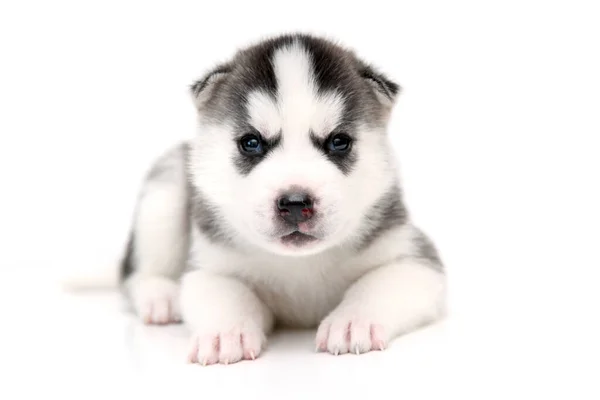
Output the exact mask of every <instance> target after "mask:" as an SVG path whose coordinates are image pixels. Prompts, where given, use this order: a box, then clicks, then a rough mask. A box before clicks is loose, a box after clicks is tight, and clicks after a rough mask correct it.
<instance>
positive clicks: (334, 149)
mask: <svg viewBox="0 0 600 400" xmlns="http://www.w3.org/2000/svg"><path fill="white" fill-rule="evenodd" d="M310 139H311V141H312V143H313V145H314V146H315V147H316V148H317V149H319V150H320V151H321V152H322V153H323V154H324V155H325V156H326V157H327V158H328V159H329V160H330V161H331V162H332V163H334V164H335V165H336V166H337V167H338V168H339V169H340V171H342V173H343V174H344V175H348V174H349V173H350V172H351V170H352V166H353V165H354V163H355V162H356V159H357V157H356V152H355V151H353V147H354V146H353V144H354V139H353V138H352V137H351V136H350V135H348V134H346V133H344V132H332V133H331V134H330V135H329V136H328V137H327V138H325V139H322V138H320V137H318V136H317V135H315V134H314V133H313V132H311V133H310Z"/></svg>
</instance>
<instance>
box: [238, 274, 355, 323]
mask: <svg viewBox="0 0 600 400" xmlns="http://www.w3.org/2000/svg"><path fill="white" fill-rule="evenodd" d="M257 269H259V270H260V273H259V274H253V273H248V271H245V272H242V275H243V279H245V280H246V281H247V282H248V284H250V285H251V286H252V287H253V288H254V290H255V292H256V293H257V294H258V296H259V297H260V298H261V299H262V301H264V302H265V303H266V304H267V306H268V307H269V308H270V309H271V310H272V311H273V313H274V314H275V316H276V318H277V320H278V322H279V323H280V324H281V325H284V326H290V327H300V328H311V327H314V326H316V325H317V324H318V323H319V322H320V321H321V320H322V319H323V318H324V317H325V316H326V315H327V314H328V313H329V312H330V311H331V310H332V309H334V308H335V307H336V306H337V305H338V304H339V303H340V301H341V300H342V298H343V296H344V293H345V291H346V290H347V289H348V287H349V286H350V285H351V284H352V283H353V282H354V280H355V279H356V276H355V275H356V274H353V273H350V272H351V271H348V270H344V269H343V268H339V267H338V266H335V265H287V266H286V265H280V266H278V267H267V268H264V267H263V268H257ZM255 272H257V271H255Z"/></svg>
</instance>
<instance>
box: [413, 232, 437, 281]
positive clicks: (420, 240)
mask: <svg viewBox="0 0 600 400" xmlns="http://www.w3.org/2000/svg"><path fill="white" fill-rule="evenodd" d="M414 229H415V232H416V233H415V237H414V238H413V244H414V245H415V247H416V252H415V257H416V258H418V259H422V260H426V261H427V262H429V263H430V265H431V267H432V268H433V269H435V270H436V271H440V272H443V271H444V265H443V263H442V260H441V257H440V255H439V253H438V250H437V248H436V247H435V245H434V244H433V241H432V240H431V239H430V238H429V237H428V236H427V235H426V234H425V233H423V232H422V231H421V230H419V229H418V228H414Z"/></svg>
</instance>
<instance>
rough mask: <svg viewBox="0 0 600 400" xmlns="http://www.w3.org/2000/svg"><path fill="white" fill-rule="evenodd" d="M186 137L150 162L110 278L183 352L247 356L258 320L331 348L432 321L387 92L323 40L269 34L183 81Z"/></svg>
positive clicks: (428, 263) (368, 70)
mask: <svg viewBox="0 0 600 400" xmlns="http://www.w3.org/2000/svg"><path fill="white" fill-rule="evenodd" d="M190 91H191V94H192V98H193V101H194V104H195V109H196V110H197V127H198V128H197V134H196V135H195V137H194V138H192V139H190V140H189V141H187V142H185V143H181V144H180V145H178V146H176V147H174V148H172V149H170V150H168V151H166V152H165V154H164V155H163V156H162V157H161V158H160V159H158V160H157V161H156V162H155V163H154V165H153V166H152V168H151V169H150V171H149V173H148V175H147V177H146V179H145V182H144V185H143V188H142V191H141V193H140V195H139V200H138V203H137V206H136V212H135V216H134V217H135V218H134V222H133V226H132V229H131V234H130V238H129V244H128V246H127V249H126V252H125V256H124V258H123V262H122V268H121V285H122V288H123V290H124V292H125V293H126V295H127V297H128V298H129V299H130V300H131V304H132V305H133V308H134V309H135V311H136V312H137V314H138V315H139V316H140V318H142V319H143V320H144V321H146V322H147V323H151V324H166V323H172V322H179V321H184V323H186V324H188V325H189V327H190V328H191V330H192V332H193V340H192V345H191V346H190V350H189V360H190V361H192V362H198V363H201V364H203V365H209V364H215V363H223V364H228V363H235V362H238V361H240V360H244V359H248V360H253V359H255V358H257V357H259V355H260V354H261V352H262V351H263V350H264V349H265V344H266V338H267V336H268V334H269V333H270V332H271V331H272V329H273V328H274V326H276V325H277V326H283V327H294V328H313V327H314V328H318V329H317V334H316V342H315V344H316V348H317V350H318V351H324V352H329V353H331V354H335V355H338V354H344V353H349V352H351V353H356V354H361V353H365V352H369V351H372V350H383V349H385V348H386V346H387V345H388V344H389V343H390V341H391V340H392V339H394V338H395V337H397V336H399V335H401V334H405V333H407V332H410V331H412V330H415V329H417V328H419V327H421V326H423V325H424V324H428V323H432V322H434V321H435V320H437V319H439V318H441V317H442V316H443V314H444V298H445V276H444V269H443V266H442V262H441V261H440V257H439V256H438V252H437V251H436V248H435V246H434V244H433V243H432V241H430V240H429V239H428V237H427V236H426V235H425V234H424V233H423V232H422V231H421V230H419V229H418V228H417V227H416V226H415V225H414V224H412V223H411V220H410V218H409V215H408V213H407V210H406V208H405V206H404V203H403V199H402V190H401V186H400V180H399V173H398V168H397V165H396V159H395V156H394V153H393V151H392V146H391V145H390V142H389V138H388V134H387V126H388V120H389V117H390V113H391V111H392V109H393V106H394V103H395V100H396V97H397V95H398V92H399V86H398V85H397V84H396V83H394V82H392V81H391V80H390V79H388V78H387V77H385V76H384V75H382V74H381V73H379V72H377V71H376V70H375V69H374V68H373V67H371V66H369V65H368V64H366V63H365V62H363V61H362V60H360V59H359V58H358V57H357V56H356V55H355V54H354V52H352V51H350V50H348V49H346V48H343V47H341V46H340V45H338V44H335V43H332V42H330V41H329V40H327V39H323V38H319V37H314V36H311V35H305V34H290V35H282V36H278V37H272V38H269V39H266V40H264V41H261V42H259V43H255V44H253V45H251V46H249V47H247V48H245V49H242V50H240V51H238V52H237V53H236V54H235V55H234V56H233V57H232V59H231V60H230V61H229V62H227V63H225V64H223V65H220V66H218V67H216V68H215V69H214V70H212V71H211V72H209V73H208V74H207V75H206V76H205V77H204V78H203V79H201V80H199V81H198V82H196V83H195V84H193V85H192V86H191V89H190Z"/></svg>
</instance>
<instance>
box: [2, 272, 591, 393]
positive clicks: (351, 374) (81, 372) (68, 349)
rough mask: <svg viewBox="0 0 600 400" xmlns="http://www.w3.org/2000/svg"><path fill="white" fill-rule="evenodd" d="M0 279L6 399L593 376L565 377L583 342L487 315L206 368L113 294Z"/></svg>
mask: <svg viewBox="0 0 600 400" xmlns="http://www.w3.org/2000/svg"><path fill="white" fill-rule="evenodd" d="M2 275H3V276H2V287H1V288H2V293H3V296H5V298H6V300H7V301H9V302H10V303H7V302H6V301H5V302H4V305H5V306H6V305H7V304H8V305H9V306H8V307H4V309H3V310H2V312H3V314H4V316H5V323H6V324H5V326H4V328H3V340H2V358H3V360H2V361H3V364H4V365H5V368H6V369H5V371H8V374H7V373H4V376H5V377H8V379H7V380H6V383H5V384H3V385H2V388H1V389H0V394H2V391H6V394H7V395H8V397H5V396H0V397H1V398H39V397H38V396H41V395H44V396H45V395H50V394H56V395H60V396H61V398H80V397H82V396H83V397H86V398H89V397H92V398H106V397H107V396H110V397H115V398H124V396H127V397H131V396H133V397H135V398H137V397H138V396H144V398H147V397H149V398H165V397H168V398H172V397H173V396H178V397H182V396H193V397H194V398H196V397H198V398H205V397H207V396H211V397H215V396H216V398H236V397H242V398H244V399H248V398H261V399H278V398H286V399H287V398H297V399H305V398H319V399H320V398H336V399H337V398H343V397H349V396H354V395H358V397H360V398H373V397H383V398H407V399H415V398H431V399H438V398H441V396H449V395H461V396H463V398H464V396H467V398H480V396H483V397H484V398H502V397H503V396H512V395H513V394H520V395H523V396H525V395H526V394H529V395H532V396H533V395H534V394H535V395H539V394H540V393H555V394H561V393H564V394H570V395H571V396H574V397H573V398H578V399H579V398H593V397H590V396H592V394H593V392H591V391H590V390H589V389H588V388H589V386H587V387H586V386H584V385H582V384H583V383H591V382H593V380H592V379H593V378H592V377H593V376H594V372H593V371H594V370H593V369H591V368H590V369H589V370H586V371H588V372H589V373H588V372H583V373H581V372H582V369H581V368H580V372H579V373H578V374H576V375H572V376H570V375H569V373H570V372H572V371H571V370H570V369H569V368H568V364H566V363H565V362H566V361H568V360H572V361H575V362H577V361H580V360H582V359H583V357H582V356H585V354H582V353H581V352H577V349H579V350H583V349H584V342H581V343H572V345H571V347H570V348H569V349H568V350H569V351H567V352H565V350H567V349H566V348H565V347H564V346H563V345H560V344H558V345H557V346H555V347H553V346H552V343H558V342H556V340H555V339H556V334H555V333H554V336H555V337H554V338H552V336H551V335H553V333H552V332H550V331H548V334H547V335H546V337H544V336H541V335H540V332H539V331H537V330H536V331H528V329H527V328H526V325H521V326H520V327H515V328H514V329H502V327H501V325H500V324H496V325H495V324H494V323H493V322H492V320H493V318H487V319H486V318H482V319H481V323H474V322H475V320H472V319H471V323H469V324H465V321H464V320H463V319H462V318H461V315H460V314H457V315H454V316H451V317H449V318H448V319H447V320H446V321H444V322H442V323H438V324H436V325H434V326H430V327H429V328H426V329H423V330H421V331H419V332H416V333H413V334H410V335H408V336H405V337H402V338H399V339H397V340H395V341H394V342H393V343H392V345H391V346H390V348H389V349H387V350H386V351H384V352H372V353H368V354H364V355H360V356H356V355H351V354H349V355H342V356H337V357H335V356H332V355H329V354H317V353H315V352H314V344H313V334H314V332H312V331H310V332H279V333H276V334H274V335H273V336H272V337H271V338H270V340H269V344H268V349H267V351H265V352H264V353H263V355H262V356H261V357H260V358H259V359H257V360H256V361H244V362H241V363H237V364H231V365H227V366H225V365H216V366H207V367H202V366H200V365H197V364H195V365H192V364H188V363H187V362H186V355H187V354H186V351H187V345H188V332H187V329H186V327H185V326H184V325H173V326H166V327H160V326H146V325H143V324H142V323H140V322H139V321H137V319H136V318H135V317H133V316H132V315H131V314H130V313H129V311H128V310H127V308H126V307H125V305H124V303H123V302H122V299H121V298H120V297H119V295H118V294H117V293H115V292H96V293H84V294H72V293H65V292H63V291H62V290H61V288H60V286H58V285H56V284H55V282H56V279H54V277H53V276H52V275H51V274H50V273H49V271H48V270H43V269H41V268H38V269H33V268H29V269H22V270H13V271H10V272H9V273H3V274H2ZM16 306H18V307H16ZM9 322H10V323H9ZM498 322H501V321H500V320H498ZM539 324H540V323H539V322H538V326H539ZM511 330H512V333H511ZM582 338H583V337H582ZM578 346H579V347H578ZM585 350H587V351H589V350H591V349H590V348H589V347H587V348H585ZM590 355H591V354H590ZM577 365H580V366H581V364H577ZM596 365H597V361H596ZM558 378H560V379H558ZM567 378H568V379H567ZM573 379H575V380H576V382H577V383H578V384H579V385H577V386H572V384H573V383H574V381H573ZM17 393H18V395H17ZM484 394H485V395H484ZM576 394H577V396H575V395H576ZM578 396H579V397H578ZM515 398H521V397H520V396H518V397H515Z"/></svg>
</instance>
